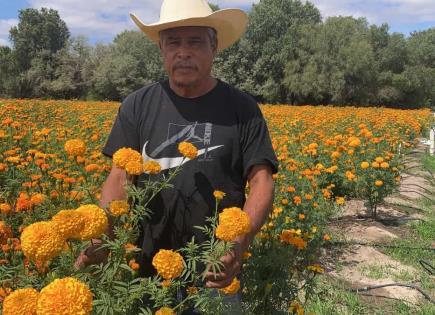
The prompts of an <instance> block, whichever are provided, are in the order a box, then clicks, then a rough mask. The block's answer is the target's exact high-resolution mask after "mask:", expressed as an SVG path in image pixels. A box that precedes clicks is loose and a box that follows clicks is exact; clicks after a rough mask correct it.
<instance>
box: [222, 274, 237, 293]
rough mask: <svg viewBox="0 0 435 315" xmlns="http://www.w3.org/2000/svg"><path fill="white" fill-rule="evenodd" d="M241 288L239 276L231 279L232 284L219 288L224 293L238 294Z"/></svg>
mask: <svg viewBox="0 0 435 315" xmlns="http://www.w3.org/2000/svg"><path fill="white" fill-rule="evenodd" d="M239 290H240V281H239V279H237V277H234V279H233V281H231V283H230V285H228V286H226V287H225V288H222V289H219V291H221V292H222V293H225V294H236V293H237V292H238V291H239Z"/></svg>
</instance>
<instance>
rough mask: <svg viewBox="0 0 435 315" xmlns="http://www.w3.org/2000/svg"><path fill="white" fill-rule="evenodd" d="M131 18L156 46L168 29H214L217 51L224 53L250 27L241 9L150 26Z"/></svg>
mask: <svg viewBox="0 0 435 315" xmlns="http://www.w3.org/2000/svg"><path fill="white" fill-rule="evenodd" d="M130 17H131V18H132V20H133V22H134V23H135V24H136V25H137V26H138V27H139V29H140V30H141V31H142V32H144V33H145V34H146V35H147V36H148V38H149V39H150V40H151V41H153V42H155V43H156V44H159V32H160V31H163V30H166V29H170V28H175V27H183V26H204V27H212V28H214V29H215V30H216V33H217V40H218V46H217V51H222V50H224V49H225V48H228V47H230V46H231V45H232V44H234V43H235V42H236V41H237V40H238V39H239V38H240V37H241V36H242V35H243V33H244V32H245V31H246V27H247V25H248V16H247V15H246V13H245V12H244V11H242V10H240V9H223V10H219V11H216V12H213V13H212V14H210V15H208V16H204V17H195V18H189V19H182V20H177V21H170V22H164V23H153V24H148V25H146V24H144V23H143V22H142V21H141V20H140V19H139V18H138V17H137V16H136V15H135V14H133V13H130Z"/></svg>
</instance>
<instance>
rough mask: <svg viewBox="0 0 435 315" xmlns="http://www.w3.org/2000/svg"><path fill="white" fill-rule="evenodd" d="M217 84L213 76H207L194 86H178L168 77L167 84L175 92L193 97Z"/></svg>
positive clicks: (204, 92) (206, 91) (203, 93)
mask: <svg viewBox="0 0 435 315" xmlns="http://www.w3.org/2000/svg"><path fill="white" fill-rule="evenodd" d="M216 84H217V80H216V79H215V78H213V77H208V78H207V79H205V80H204V81H203V82H201V83H200V84H198V85H195V86H178V85H176V84H175V83H174V82H173V81H172V80H171V79H170V78H169V86H170V88H171V90H172V91H174V92H175V94H177V95H179V96H181V97H186V98H195V97H200V96H202V95H205V94H207V93H208V92H210V91H211V90H212V89H213V88H214V87H215V86H216Z"/></svg>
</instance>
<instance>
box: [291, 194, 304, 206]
mask: <svg viewBox="0 0 435 315" xmlns="http://www.w3.org/2000/svg"><path fill="white" fill-rule="evenodd" d="M293 203H294V204H295V205H297V206H298V205H300V204H301V203H302V198H301V197H300V196H294V197H293Z"/></svg>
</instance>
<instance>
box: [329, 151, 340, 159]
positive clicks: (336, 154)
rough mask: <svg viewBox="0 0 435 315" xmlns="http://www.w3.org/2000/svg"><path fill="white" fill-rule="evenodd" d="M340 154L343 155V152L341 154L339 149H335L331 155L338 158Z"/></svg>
mask: <svg viewBox="0 0 435 315" xmlns="http://www.w3.org/2000/svg"><path fill="white" fill-rule="evenodd" d="M340 155H341V154H340V152H338V151H334V152H332V153H331V157H332V158H338V157H340Z"/></svg>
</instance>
